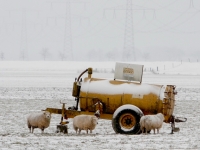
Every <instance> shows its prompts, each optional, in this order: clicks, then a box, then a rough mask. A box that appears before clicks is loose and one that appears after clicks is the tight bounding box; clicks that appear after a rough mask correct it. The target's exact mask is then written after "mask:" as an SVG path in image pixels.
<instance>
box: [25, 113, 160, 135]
mask: <svg viewBox="0 0 200 150" xmlns="http://www.w3.org/2000/svg"><path fill="white" fill-rule="evenodd" d="M50 120H51V113H50V112H48V111H44V112H43V111H42V112H39V113H32V114H29V115H28V117H27V125H28V128H29V130H30V132H31V133H33V131H34V129H35V128H39V129H41V131H42V133H43V132H44V129H45V128H48V127H49V124H50ZM163 121H164V116H163V114H162V113H158V114H156V115H145V116H142V117H141V119H140V127H141V131H142V133H144V132H145V134H147V132H150V131H151V130H153V131H154V134H155V130H156V129H157V133H159V129H160V128H161V127H162V124H163ZM97 124H98V117H96V116H95V115H94V116H93V115H78V116H75V117H74V118H73V127H74V130H75V131H76V133H77V132H78V133H79V134H80V132H81V130H86V132H87V134H88V130H90V133H92V130H94V129H95V127H96V125H97Z"/></svg>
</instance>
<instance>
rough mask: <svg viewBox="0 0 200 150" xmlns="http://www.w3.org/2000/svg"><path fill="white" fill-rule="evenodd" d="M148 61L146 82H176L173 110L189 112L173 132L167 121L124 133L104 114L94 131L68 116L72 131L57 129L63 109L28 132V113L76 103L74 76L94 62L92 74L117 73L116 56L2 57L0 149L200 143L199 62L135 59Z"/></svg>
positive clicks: (192, 145) (156, 146)
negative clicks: (53, 59) (23, 59)
mask: <svg viewBox="0 0 200 150" xmlns="http://www.w3.org/2000/svg"><path fill="white" fill-rule="evenodd" d="M137 64H143V65H144V74H143V82H146V83H153V84H172V85H176V89H177V91H178V95H177V96H176V106H175V110H174V114H175V115H176V116H179V117H186V118H187V119H188V120H187V122H185V123H176V126H177V127H180V131H179V132H176V133H175V134H170V132H171V126H170V124H166V123H164V124H163V128H162V129H161V130H160V133H159V134H155V135H154V134H153V133H152V132H151V133H150V134H148V135H142V134H140V135H121V134H116V133H115V132H114V130H113V129H112V125H111V121H110V120H103V119H100V120H99V123H98V125H97V127H96V129H95V130H94V131H93V133H92V134H88V135H87V134H86V132H85V131H82V132H81V134H80V135H76V133H75V131H74V130H73V128H72V119H69V121H70V123H69V125H68V127H69V129H68V131H69V133H68V134H62V133H55V131H56V125H57V124H58V123H59V122H60V117H61V116H60V115H56V114H53V115H52V120H51V124H50V127H49V128H47V129H45V130H44V132H45V133H44V134H41V131H40V130H39V129H35V131H34V133H33V134H32V133H29V129H28V128H27V125H26V116H27V114H29V113H31V112H37V111H41V110H42V109H46V108H47V107H55V108H61V107H62V105H61V104H60V100H61V101H62V102H67V107H68V106H72V105H74V104H75V101H74V99H73V98H72V97H71V91H72V85H73V82H74V79H75V77H78V76H79V74H80V73H81V72H82V71H84V70H85V69H87V68H88V67H93V69H94V70H95V72H93V75H92V76H93V77H102V78H113V77H114V74H113V73H112V72H113V70H114V69H115V62H6V61H5V62H1V63H0V110H1V111H0V149H1V150H8V149H9V150H10V149H16V150H18V149H19V150H25V149H26V150H38V149H41V150H47V149H48V150H60V149H71V150H79V149H91V150H93V149H96V150H97V149H115V150H119V149H122V150H124V149H128V150H129V149H130V150H132V149H200V135H199V134H200V115H199V114H200V63H198V62H196V63H194V62H193V63H192V62H183V63H181V62H137Z"/></svg>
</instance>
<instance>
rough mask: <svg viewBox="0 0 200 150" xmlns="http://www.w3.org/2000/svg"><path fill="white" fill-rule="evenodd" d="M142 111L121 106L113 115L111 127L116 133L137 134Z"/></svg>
mask: <svg viewBox="0 0 200 150" xmlns="http://www.w3.org/2000/svg"><path fill="white" fill-rule="evenodd" d="M141 116H143V113H142V111H141V110H140V109H139V108H138V107H136V106H134V105H123V106H121V107H119V108H118V109H117V110H116V111H115V113H114V114H113V119H112V127H113V129H114V131H115V132H116V133H120V134H138V133H139V132H140V123H139V122H140V118H141Z"/></svg>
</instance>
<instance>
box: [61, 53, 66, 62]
mask: <svg viewBox="0 0 200 150" xmlns="http://www.w3.org/2000/svg"><path fill="white" fill-rule="evenodd" d="M59 57H60V59H61V60H62V61H63V60H65V59H66V55H65V53H64V52H59Z"/></svg>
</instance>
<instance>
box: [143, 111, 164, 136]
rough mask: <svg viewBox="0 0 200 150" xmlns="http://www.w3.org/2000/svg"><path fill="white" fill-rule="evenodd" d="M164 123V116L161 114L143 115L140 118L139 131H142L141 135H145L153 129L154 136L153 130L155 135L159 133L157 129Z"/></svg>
mask: <svg viewBox="0 0 200 150" xmlns="http://www.w3.org/2000/svg"><path fill="white" fill-rule="evenodd" d="M163 121H164V116H163V114H162V113H158V114H156V115H145V116H142V117H141V119H140V129H141V130H142V133H144V130H145V133H146V134H147V132H148V131H150V130H151V129H153V131H154V134H155V129H157V133H159V129H160V128H161V127H162V124H163Z"/></svg>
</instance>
